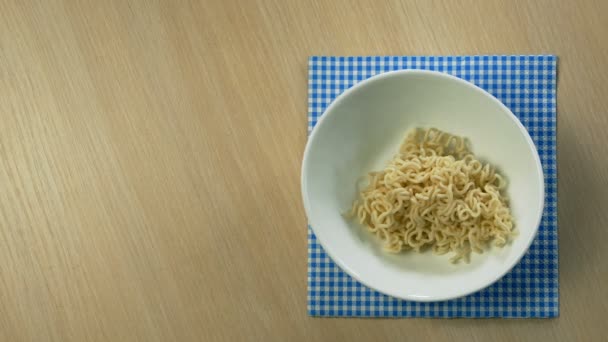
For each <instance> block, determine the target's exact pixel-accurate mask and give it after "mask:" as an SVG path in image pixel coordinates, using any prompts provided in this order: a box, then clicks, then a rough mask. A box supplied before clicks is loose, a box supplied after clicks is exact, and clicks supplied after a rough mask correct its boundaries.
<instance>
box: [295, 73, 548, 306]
mask: <svg viewBox="0 0 608 342" xmlns="http://www.w3.org/2000/svg"><path fill="white" fill-rule="evenodd" d="M414 127H427V128H429V127H436V128H439V129H441V130H444V131H447V132H450V133H453V134H457V135H461V136H464V137H467V138H468V139H469V140H470V142H471V146H472V149H473V152H474V153H475V155H476V156H477V157H478V158H479V159H481V160H484V161H487V162H490V163H491V164H492V165H495V166H496V167H497V168H498V169H499V170H500V172H501V173H502V174H503V175H504V176H505V177H506V178H507V180H508V182H509V185H508V188H507V195H508V196H509V198H510V205H511V210H512V214H513V217H514V220H515V225H516V228H517V230H518V232H519V235H518V236H516V237H515V238H514V239H513V241H512V242H511V243H510V244H509V245H507V246H505V247H503V248H499V247H491V248H490V249H489V250H487V251H486V252H485V253H483V254H475V253H473V254H472V255H471V262H470V263H469V264H465V263H462V262H461V263H459V264H456V265H454V264H451V263H450V262H449V257H450V254H448V255H444V256H436V255H433V254H432V253H431V252H426V253H421V254H419V253H415V252H403V253H400V254H388V253H386V252H384V251H383V250H382V248H381V242H380V241H378V240H377V238H376V237H374V236H372V235H371V234H370V233H368V232H367V230H366V229H365V228H363V227H361V226H360V225H359V224H358V222H356V220H354V221H351V220H347V219H345V218H344V217H343V216H342V215H341V214H342V213H344V212H346V211H348V210H349V209H350V207H351V204H352V202H353V200H354V199H355V198H356V196H357V188H356V182H357V180H358V179H360V177H362V176H364V175H366V174H367V173H368V172H370V171H373V170H380V169H382V168H383V166H384V165H385V164H386V162H387V161H388V160H389V159H391V158H392V156H393V155H394V154H395V153H396V152H397V150H398V148H399V145H400V143H401V141H402V140H403V139H404V137H405V133H406V131H407V130H408V129H410V128H414ZM302 196H303V200H304V206H305V209H306V213H307V215H308V220H309V223H310V225H311V227H312V228H313V231H314V233H315V235H316V237H317V239H318V241H319V242H320V243H321V245H322V246H323V249H324V250H325V252H327V254H328V255H329V256H330V257H331V258H332V259H333V261H334V262H335V263H336V264H338V265H339V266H340V267H341V268H342V269H343V270H344V271H345V272H346V273H348V274H349V275H350V276H352V277H353V278H355V279H356V280H358V281H359V282H361V283H363V284H364V285H366V286H368V287H370V288H373V289H375V290H377V291H379V292H382V293H384V294H387V295H390V296H393V297H397V298H402V299H408V300H415V301H438V300H446V299H451V298H456V297H460V296H464V295H467V294H470V293H472V292H475V291H478V290H480V289H482V288H484V287H486V286H488V285H490V284H492V283H494V282H495V281H497V280H498V279H500V278H501V277H502V276H503V275H505V274H506V273H507V272H508V271H509V270H510V269H511V268H512V267H513V266H514V265H515V264H517V262H518V261H519V260H520V259H521V257H522V256H523V255H524V253H525V252H526V251H527V250H528V247H529V246H530V244H531V242H532V240H533V239H534V237H535V235H536V232H537V229H538V225H539V223H540V219H541V216H542V210H543V203H544V182H543V171H542V167H541V164H540V159H539V157H538V153H537V151H536V148H535V147H534V143H533V142H532V139H531V138H530V136H529V135H528V132H527V131H526V129H525V128H524V127H523V126H522V124H521V123H520V122H519V120H518V119H517V118H516V117H515V116H514V115H513V113H511V111H510V110H509V109H508V108H507V107H505V106H504V105H503V104H502V103H501V102H500V101H498V100H497V99H496V98H494V97H493V96H492V95H490V94H489V93H487V92H485V91H484V90H482V89H481V88H478V87H477V86H475V85H473V84H471V83H469V82H466V81H464V80H462V79H459V78H456V77H454V76H450V75H447V74H443V73H438V72H431V71H421V70H401V71H395V72H388V73H384V74H380V75H377V76H374V77H372V78H370V79H367V80H365V81H363V82H360V83H358V84H357V85H355V86H353V87H352V88H350V89H348V90H347V91H345V92H344V93H343V94H341V95H340V96H339V97H338V98H337V99H336V100H335V101H334V102H333V103H332V104H331V105H330V106H329V108H327V110H326V111H325V113H324V114H323V115H322V117H321V118H320V120H319V122H318V123H317V125H316V126H315V128H314V130H313V131H312V134H311V135H310V137H309V139H308V143H307V145H306V150H305V152H304V160H303V164H302Z"/></svg>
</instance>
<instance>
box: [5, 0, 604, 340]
mask: <svg viewBox="0 0 608 342" xmlns="http://www.w3.org/2000/svg"><path fill="white" fill-rule="evenodd" d="M606 13H608V1H601V0H598V1H563V2H559V3H558V1H509V0H501V1H443V2H439V1H419V2H416V1H401V2H399V1H295V0H294V1H283V0H267V1H235V0H233V1H227V0H217V1H211V0H208V1H205V0H204V1H191V2H185V1H179V0H176V1H124V0H116V1H68V0H64V1H55V0H53V1H17V0H14V1H13V0H8V1H6V0H5V1H0V341H47V340H49V341H89V340H91V341H136V340H138V341H216V340H223V341H256V340H257V341H266V340H276V341H296V340H302V341H322V340H328V341H342V340H344V341H356V340H365V339H375V340H379V341H380V340H404V339H405V340H410V339H411V340H414V338H417V339H424V340H433V341H440V340H467V341H486V340H488V339H490V338H492V340H494V341H512V340H522V339H526V338H529V339H531V340H532V339H542V340H548V339H558V340H563V341H575V340H588V341H598V340H599V339H600V338H605V333H606V332H607V331H608V329H607V326H608V325H607V324H606V322H605V320H606V317H607V315H608V291H607V286H608V285H606V284H607V283H608V261H607V260H608V248H606V246H605V245H604V242H606V241H608V233H607V232H608V220H607V218H608V215H607V212H608V210H607V209H606V203H607V202H608V191H607V190H608V171H607V170H608V152H607V147H606V146H607V145H608V138H607V137H606V135H605V130H606V129H607V128H608V20H606V18H605V15H606ZM494 53H497V54H537V53H552V54H557V55H558V56H559V72H558V73H559V87H558V88H559V89H558V111H559V114H558V117H559V120H558V125H559V134H558V145H559V147H558V149H559V155H558V158H559V236H560V238H559V239H560V241H559V242H560V285H561V291H560V293H561V317H560V318H557V319H547V320H500V319H487V320H464V319H456V320H440V319H319V318H310V317H308V316H307V314H306V251H307V248H306V218H305V215H304V210H303V207H302V202H301V200H300V186H299V176H300V161H301V157H302V152H303V149H304V145H305V141H306V125H307V120H306V112H307V100H306V95H307V69H306V68H307V57H308V56H309V55H313V54H320V55H387V54H390V55H421V54H434V55H449V54H494ZM601 332H604V334H603V335H602V334H601Z"/></svg>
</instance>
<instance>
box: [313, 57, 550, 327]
mask: <svg viewBox="0 0 608 342" xmlns="http://www.w3.org/2000/svg"><path fill="white" fill-rule="evenodd" d="M308 62H309V63H308V133H309V134H310V132H311V131H312V129H313V127H314V126H315V124H316V123H317V120H318V119H319V117H320V116H321V115H322V114H323V112H324V111H325V109H326V108H327V106H328V105H329V104H330V103H331V102H332V101H333V100H334V99H335V98H336V97H337V96H338V95H339V94H341V93H342V92H343V91H344V90H346V89H348V88H350V87H351V86H353V85H354V84H356V83H358V82H360V81H362V80H365V79H367V78H369V77H372V76H374V75H377V74H380V73H383V72H387V71H392V70H401V69H424V70H434V71H440V72H445V73H448V74H451V75H454V76H457V77H460V78H462V79H465V80H467V81H469V82H472V83H474V84H476V85H478V86H479V87H481V88H483V89H485V90H487V91H488V92H490V93H491V94H493V95H494V96H495V97H497V98H498V99H499V100H500V101H502V103H504V104H505V105H506V106H507V107H509V108H510V109H511V111H513V113H515V115H516V116H517V117H518V118H519V120H520V121H521V122H522V123H523V125H524V126H525V127H526V128H527V129H528V132H529V133H530V136H531V137H532V140H534V143H535V144H536V148H537V149H538V152H539V155H540V158H541V162H542V165H543V170H544V173H545V192H546V193H545V196H546V197H545V201H546V202H545V209H544V212H543V216H542V221H541V225H540V227H539V232H538V235H537V237H536V239H535V240H534V242H533V243H532V246H531V247H530V249H529V251H528V252H527V253H526V255H525V256H524V257H523V259H522V260H521V262H520V263H519V264H518V265H517V266H515V268H514V269H513V270H512V271H511V272H510V273H509V274H507V275H506V276H505V277H503V278H502V279H501V280H499V281H498V282H497V283H495V284H494V285H492V286H490V287H488V288H486V289H484V290H482V291H479V292H477V293H474V294H472V295H469V296H467V297H463V298H459V299H455V300H450V301H443V302H434V303H417V302H410V301H404V300H400V299H396V298H392V297H389V296H386V295H383V294H380V293H378V292H376V291H374V290H372V289H369V288H367V287H365V286H364V285H362V284H360V283H358V282H357V281H355V280H354V279H352V278H351V277H350V276H348V275H347V274H346V273H345V272H344V271H342V270H341V269H340V268H339V267H338V266H337V265H336V264H335V263H334V262H333V261H332V260H331V259H330V258H329V256H327V254H326V253H325V252H324V251H323V248H322V247H321V245H320V244H319V242H318V241H317V239H316V238H315V235H314V233H313V231H312V230H311V228H310V227H308V298H307V301H308V313H309V314H310V315H311V316H344V317H508V318H526V317H556V316H558V315H559V283H558V257H557V252H558V248H557V247H558V246H557V243H558V242H557V167H556V157H555V155H556V121H557V119H556V76H557V75H556V73H557V58H556V57H555V56H550V55H542V56H435V57H433V56H431V57H424V56H387V57H318V56H313V57H310V59H309V61H308Z"/></svg>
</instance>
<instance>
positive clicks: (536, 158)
mask: <svg viewBox="0 0 608 342" xmlns="http://www.w3.org/2000/svg"><path fill="white" fill-rule="evenodd" d="M404 75H405V76H407V75H423V76H431V77H440V78H446V79H450V80H451V81H456V82H458V83H460V84H461V85H463V86H466V87H468V88H470V89H473V90H474V91H476V92H477V93H480V94H482V95H483V96H485V97H488V98H489V99H490V100H492V101H493V102H494V103H495V104H496V105H498V106H499V107H500V108H501V109H502V113H503V114H504V115H507V117H509V118H510V119H511V120H512V121H513V122H514V123H515V125H516V126H517V127H518V128H519V130H520V131H521V132H522V133H523V136H524V138H525V140H526V142H527V143H528V148H529V149H530V151H531V152H532V155H533V158H534V161H535V163H536V169H537V174H536V177H537V178H538V179H540V180H541V181H540V182H539V189H537V190H538V191H539V192H540V194H541V196H540V202H541V203H540V206H539V207H540V210H539V211H538V213H537V214H536V216H537V217H536V224H535V226H534V228H533V229H534V232H533V234H531V235H530V239H529V240H528V241H527V242H526V245H525V247H524V248H522V249H521V252H520V255H519V256H517V258H515V259H514V260H513V261H512V262H511V264H509V265H507V267H505V268H504V270H503V271H502V272H498V273H497V275H496V276H495V277H494V279H492V280H491V281H490V282H488V283H487V284H482V285H480V286H476V287H472V288H468V289H465V290H462V291H460V292H458V291H456V292H455V294H453V295H436V296H429V297H420V296H415V295H411V296H410V295H402V294H392V293H388V292H386V291H382V290H379V289H377V288H376V287H375V286H373V285H371V284H369V283H368V282H367V281H366V280H364V279H361V278H360V277H359V276H358V275H357V274H356V272H353V271H352V270H350V269H349V267H348V266H347V265H346V264H345V263H344V262H343V261H342V259H340V258H337V257H336V256H335V255H334V252H333V250H332V248H331V247H329V248H328V246H330V245H328V244H327V243H326V241H324V240H323V238H322V237H321V236H322V234H321V236H319V235H318V234H316V231H315V228H314V227H315V222H313V221H314V220H313V219H312V218H311V215H310V214H311V212H310V199H309V197H308V192H307V189H308V187H307V183H308V181H307V176H306V172H305V170H306V166H307V165H308V160H309V158H310V149H311V145H312V143H313V141H314V140H315V137H316V134H317V132H319V127H322V125H323V123H324V122H325V121H326V119H327V117H329V116H331V115H332V113H333V112H335V111H334V109H335V108H336V107H338V106H339V105H340V103H341V102H342V101H344V99H345V98H347V97H349V96H350V94H352V93H353V92H355V91H357V90H358V89H359V88H362V87H364V86H366V85H368V84H371V83H374V82H378V81H381V80H382V79H385V78H389V77H398V76H404ZM300 172H301V179H300V182H301V183H300V186H301V192H302V201H303V203H304V211H305V213H306V218H307V220H308V226H309V227H310V228H311V229H312V230H313V232H315V236H316V238H317V240H318V242H319V243H320V244H321V246H322V247H323V250H324V251H325V253H327V255H328V256H329V257H330V258H331V260H332V261H333V262H334V263H336V264H337V265H338V266H339V267H340V269H341V270H342V271H344V272H346V273H347V274H348V275H349V276H351V277H352V278H353V279H355V280H357V281H358V282H360V283H361V284H363V285H365V286H366V287H369V288H371V289H373V290H375V291H378V292H380V293H383V294H385V295H388V296H391V297H395V298H400V299H404V300H410V301H417V302H436V301H443V300H450V299H455V298H460V297H464V296H467V295H470V294H472V293H475V292H478V291H480V290H482V289H485V288H487V287H489V286H491V285H492V284H494V283H495V282H497V281H498V280H499V279H501V278H502V277H504V276H505V275H506V274H507V273H509V272H510V271H511V270H512V269H513V267H515V265H517V264H518V263H519V262H520V261H521V259H522V258H523V256H524V255H525V254H526V253H527V251H528V250H529V249H530V246H531V244H532V242H533V241H534V240H535V239H536V236H537V235H538V229H539V226H540V223H541V219H542V215H543V212H544V209H545V177H544V171H543V166H542V163H541V161H540V156H539V154H538V150H537V149H536V146H535V145H534V142H533V141H532V138H531V137H530V133H529V132H528V130H527V129H526V128H525V127H524V125H523V124H522V123H521V121H520V120H519V118H518V117H517V116H515V114H513V112H512V111H511V110H510V109H509V108H508V107H507V106H506V105H505V104H503V103H502V102H501V101H500V100H498V99H497V98H496V97H495V96H494V95H492V94H490V93H489V92H487V91H486V90H485V89H483V88H481V87H479V86H477V85H475V84H473V83H471V82H469V81H467V80H464V79H462V78H460V77H456V76H454V75H451V74H448V73H444V72H439V71H431V70H420V69H405V70H394V71H388V72H384V73H380V74H377V75H374V76H371V77H369V78H367V79H365V80H362V81H360V82H358V83H356V84H354V85H353V86H351V87H350V88H348V89H346V90H345V91H344V92H342V93H341V94H339V95H338V96H337V97H336V98H335V99H334V100H333V101H332V102H331V103H330V105H329V106H328V107H327V108H326V109H325V111H324V112H323V114H322V115H321V116H320V117H319V118H318V120H317V123H316V124H315V126H314V127H313V129H312V132H311V133H310V135H309V136H308V139H307V141H306V147H305V148H304V154H303V158H302V167H301V171H300ZM317 223H318V222H317Z"/></svg>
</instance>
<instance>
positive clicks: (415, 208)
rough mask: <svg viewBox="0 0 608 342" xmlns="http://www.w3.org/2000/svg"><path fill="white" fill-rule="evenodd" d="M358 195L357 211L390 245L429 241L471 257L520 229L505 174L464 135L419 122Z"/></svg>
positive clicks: (393, 248)
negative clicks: (511, 207)
mask: <svg viewBox="0 0 608 342" xmlns="http://www.w3.org/2000/svg"><path fill="white" fill-rule="evenodd" d="M369 179H370V180H369V185H368V186H367V188H365V189H364V190H363V191H361V193H360V194H359V198H358V199H357V200H356V201H355V202H354V203H353V207H352V212H351V214H352V215H353V216H355V215H356V217H357V218H358V219H359V222H360V223H361V224H363V225H364V226H366V227H367V229H368V230H369V231H370V232H372V233H374V234H375V235H377V236H379V237H380V238H381V239H382V240H383V241H384V244H385V249H386V250H388V251H390V252H395V253H396V252H400V251H403V250H410V249H413V250H414V251H416V252H420V251H421V249H423V248H424V247H426V246H430V247H432V250H433V252H435V253H436V254H445V253H448V252H453V253H455V254H454V256H453V257H452V258H451V259H450V260H451V261H452V262H457V261H458V260H460V259H463V258H464V259H465V260H466V261H467V262H468V260H469V256H470V253H471V251H474V252H477V253H482V252H483V250H484V248H485V247H486V246H487V243H488V242H490V241H492V242H493V243H494V244H495V245H497V246H504V245H505V244H506V243H507V241H508V239H509V237H510V236H511V235H513V221H512V217H511V212H510V210H509V207H508V203H507V199H506V198H505V196H503V195H502V194H501V192H500V191H501V189H503V188H504V187H505V182H504V179H503V178H502V177H501V176H500V175H499V174H498V173H496V172H495V170H494V169H493V168H492V167H491V166H490V165H489V164H485V165H484V164H483V163H481V162H480V161H479V160H477V159H475V156H473V154H471V152H470V151H469V150H468V148H467V146H466V143H465V140H464V139H463V138H462V137H458V136H454V135H450V134H448V133H445V132H442V131H440V130H437V129H434V128H431V129H429V130H421V129H416V130H414V131H413V132H412V133H410V134H409V135H408V136H407V137H406V139H405V141H404V143H403V144H402V145H401V148H400V149H399V153H398V154H397V155H396V156H395V157H394V158H393V159H392V160H391V161H390V162H389V163H388V165H387V166H386V168H385V169H384V170H382V171H380V172H372V173H370V174H369Z"/></svg>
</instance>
